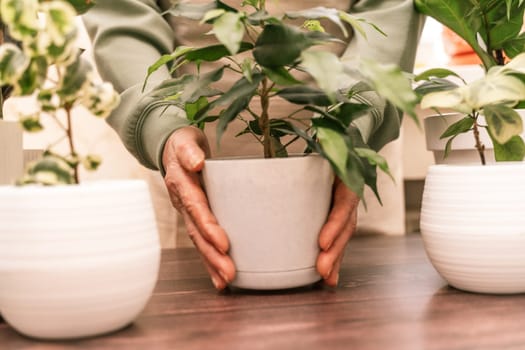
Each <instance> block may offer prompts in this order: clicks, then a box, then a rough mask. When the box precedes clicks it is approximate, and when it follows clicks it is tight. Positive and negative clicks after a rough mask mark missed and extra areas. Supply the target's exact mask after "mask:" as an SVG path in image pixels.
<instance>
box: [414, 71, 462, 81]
mask: <svg viewBox="0 0 525 350" xmlns="http://www.w3.org/2000/svg"><path fill="white" fill-rule="evenodd" d="M449 76H453V77H456V78H459V79H461V80H463V78H462V77H461V76H459V75H458V74H457V73H456V72H454V71H451V70H450V69H445V68H433V69H428V70H426V71H424V72H422V73H420V74H418V75H416V76H415V78H414V80H415V81H421V80H429V79H430V78H446V77H449Z"/></svg>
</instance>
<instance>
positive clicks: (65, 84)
mask: <svg viewBox="0 0 525 350" xmlns="http://www.w3.org/2000/svg"><path fill="white" fill-rule="evenodd" d="M92 70H93V68H92V67H91V64H90V63H89V62H88V61H87V60H86V59H84V58H82V57H79V58H78V59H77V60H76V61H75V62H74V63H73V64H71V65H69V66H68V67H67V68H66V71H65V73H64V75H63V77H62V81H61V84H60V90H59V91H58V94H59V95H61V96H74V95H76V94H77V93H78V91H80V90H81V87H82V85H84V82H85V81H86V79H87V75H88V73H90V72H91V71H92Z"/></svg>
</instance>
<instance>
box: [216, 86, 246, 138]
mask: <svg viewBox="0 0 525 350" xmlns="http://www.w3.org/2000/svg"><path fill="white" fill-rule="evenodd" d="M253 91H255V89H254V90H253ZM251 98H252V96H251V95H247V94H246V95H243V96H241V97H239V98H237V99H235V100H234V101H233V102H232V103H231V104H230V105H229V106H228V108H226V109H225V110H223V111H222V112H221V113H220V115H219V123H218V124H217V129H216V134H217V146H219V143H220V140H221V138H222V134H223V133H224V131H225V130H226V128H227V126H228V124H230V123H231V122H232V121H233V120H235V118H236V117H237V115H238V114H239V113H240V112H242V111H243V110H244V109H246V107H248V105H249V104H250V100H251Z"/></svg>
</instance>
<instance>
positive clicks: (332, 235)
mask: <svg viewBox="0 0 525 350" xmlns="http://www.w3.org/2000/svg"><path fill="white" fill-rule="evenodd" d="M358 204H359V197H358V196H357V195H356V194H355V193H353V192H352V191H350V190H349V189H348V187H346V186H345V184H344V183H342V182H341V180H339V179H337V178H336V180H335V183H334V194H333V199H332V209H331V211H330V214H329V215H328V219H327V221H326V223H325V225H324V226H323V228H322V229H321V233H320V234H319V246H320V247H321V249H322V250H328V249H330V247H331V245H332V244H333V242H334V241H335V239H336V238H337V236H338V235H339V234H340V232H342V231H343V230H344V229H345V227H346V225H347V223H348V219H349V218H350V216H351V215H352V214H353V213H354V212H357V205H358Z"/></svg>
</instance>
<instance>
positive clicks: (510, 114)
mask: <svg viewBox="0 0 525 350" xmlns="http://www.w3.org/2000/svg"><path fill="white" fill-rule="evenodd" d="M483 114H484V115H485V120H486V122H487V127H488V130H489V132H490V134H491V136H492V138H493V139H494V140H496V141H497V143H499V144H505V143H507V142H508V141H509V140H510V139H511V138H512V137H514V136H516V135H520V134H521V133H522V132H523V122H522V120H521V116H520V115H519V114H518V113H517V112H516V111H515V110H514V109H512V108H510V107H507V106H502V105H494V106H486V107H485V108H483Z"/></svg>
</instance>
